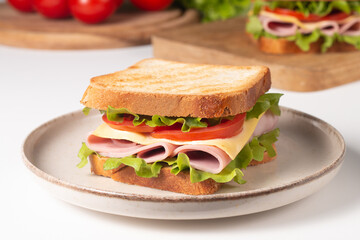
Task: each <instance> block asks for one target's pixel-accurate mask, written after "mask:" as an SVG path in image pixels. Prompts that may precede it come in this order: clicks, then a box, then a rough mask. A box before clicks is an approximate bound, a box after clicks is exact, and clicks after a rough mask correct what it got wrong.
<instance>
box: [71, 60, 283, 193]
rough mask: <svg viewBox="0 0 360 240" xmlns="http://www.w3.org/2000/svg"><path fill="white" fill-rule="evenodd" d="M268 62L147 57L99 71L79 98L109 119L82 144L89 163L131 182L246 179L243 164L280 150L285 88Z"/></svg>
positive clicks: (203, 185) (193, 189) (176, 187)
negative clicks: (280, 89) (274, 85)
mask: <svg viewBox="0 0 360 240" xmlns="http://www.w3.org/2000/svg"><path fill="white" fill-rule="evenodd" d="M270 86H271V78H270V71H269V69H268V68H267V67H264V66H221V65H204V64H187V63H180V62H172V61H166V60H161V59H154V58H153V59H145V60H142V61H140V62H138V63H136V64H135V65H133V66H131V67H129V68H127V69H125V70H123V71H119V72H115V73H111V74H107V75H103V76H99V77H94V78H92V79H91V81H90V85H89V86H88V88H87V90H86V91H85V93H84V95H83V98H82V100H81V103H82V104H84V105H85V108H84V110H83V111H84V113H85V114H86V113H88V112H89V111H90V110H91V109H97V110H100V111H101V113H102V120H103V123H102V124H101V125H100V126H98V127H97V128H96V129H95V130H94V131H92V132H91V133H90V134H89V135H88V136H87V137H86V140H85V142H84V143H83V144H82V147H81V149H80V151H79V154H78V156H79V158H80V159H81V162H80V163H79V164H78V167H83V166H85V165H86V164H87V163H88V160H90V163H91V171H92V172H93V173H94V174H96V175H101V176H105V177H111V178H112V179H113V180H115V181H119V182H122V183H126V184H133V185H139V186H144V187H151V188H156V189H161V190H166V191H172V192H178V193H184V194H193V195H201V194H212V193H215V192H216V191H217V190H219V189H220V188H221V186H222V185H223V184H224V183H227V182H231V181H235V182H236V183H239V184H243V183H245V179H246V178H244V174H243V172H242V169H245V168H246V167H248V166H249V165H256V164H259V163H265V162H268V161H271V160H273V159H274V158H275V156H276V148H275V142H276V141H277V138H278V136H279V129H277V128H276V124H277V120H278V116H279V115H280V108H279V106H278V103H279V99H280V97H281V95H282V94H277V93H266V92H267V91H268V90H269V88H270Z"/></svg>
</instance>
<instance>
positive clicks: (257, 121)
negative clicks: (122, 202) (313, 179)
mask: <svg viewBox="0 0 360 240" xmlns="http://www.w3.org/2000/svg"><path fill="white" fill-rule="evenodd" d="M280 97H281V94H264V95H263V96H261V97H260V98H259V99H258V101H257V103H256V104H255V105H254V107H253V108H252V109H251V110H250V111H248V112H247V113H243V114H239V115H236V116H231V117H226V118H223V119H201V118H196V119H193V118H175V117H160V116H156V115H155V116H152V117H149V116H139V115H137V114H133V113H131V112H130V111H129V110H127V109H114V108H111V107H109V108H108V110H107V112H106V114H104V115H103V120H104V123H103V124H101V125H100V126H99V127H98V128H97V129H96V130H95V131H93V132H91V133H90V134H89V135H88V137H87V139H86V142H85V143H83V146H82V148H81V149H80V152H79V157H80V158H81V160H82V161H81V162H80V163H79V165H78V166H79V167H83V166H84V165H85V164H86V163H87V157H88V156H89V155H91V154H98V155H99V156H102V157H107V158H108V159H107V161H106V162H105V164H104V169H105V170H110V169H115V168H118V167H119V166H120V165H121V164H123V165H126V166H129V167H133V168H134V170H135V172H136V174H137V175H138V176H142V177H156V176H157V175H158V173H159V171H160V169H161V167H163V166H171V167H172V170H171V172H172V173H173V174H177V173H179V172H180V171H189V170H190V180H191V181H192V182H199V181H204V180H206V179H208V178H212V179H214V180H215V181H217V182H228V181H231V180H235V181H236V182H238V183H243V182H244V180H243V179H242V176H243V174H242V172H241V169H244V168H246V167H247V165H248V164H249V163H250V161H251V160H253V159H255V160H257V161H261V160H262V159H263V156H264V152H267V153H268V154H269V156H275V154H276V152H275V150H274V148H273V144H274V142H275V141H276V140H277V137H278V135H279V130H278V129H275V126H276V123H277V120H278V116H279V115H280V109H279V107H278V102H279V98H280ZM110 119H111V120H110Z"/></svg>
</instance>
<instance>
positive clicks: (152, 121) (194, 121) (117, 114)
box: [106, 106, 208, 132]
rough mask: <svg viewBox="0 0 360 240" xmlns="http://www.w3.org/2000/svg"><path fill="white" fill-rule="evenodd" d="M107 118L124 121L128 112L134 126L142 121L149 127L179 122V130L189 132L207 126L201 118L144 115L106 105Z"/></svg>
mask: <svg viewBox="0 0 360 240" xmlns="http://www.w3.org/2000/svg"><path fill="white" fill-rule="evenodd" d="M106 114H107V118H108V119H109V120H110V121H115V122H120V123H121V122H123V121H124V114H130V115H132V116H134V120H133V124H134V126H138V125H140V124H142V123H145V124H146V125H148V126H150V127H159V126H172V125H174V124H175V123H181V124H182V127H181V131H183V132H189V131H190V129H191V128H203V127H207V126H208V125H207V123H206V122H203V121H202V118H195V117H179V118H177V117H164V116H159V115H154V116H152V117H151V116H145V115H138V114H135V113H132V112H131V111H129V110H128V109H126V108H113V107H110V106H109V107H108V110H107V113H106Z"/></svg>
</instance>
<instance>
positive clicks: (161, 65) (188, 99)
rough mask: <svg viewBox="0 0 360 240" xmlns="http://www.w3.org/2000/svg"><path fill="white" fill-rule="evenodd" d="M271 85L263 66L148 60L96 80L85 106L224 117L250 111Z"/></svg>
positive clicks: (91, 85) (163, 114) (164, 113)
mask: <svg viewBox="0 0 360 240" xmlns="http://www.w3.org/2000/svg"><path fill="white" fill-rule="evenodd" d="M270 85H271V80H270V72H269V69H268V68H267V67H263V66H247V67H244V66H221V65H204V64H187V63H180V62H173V61H166V60H160V59H145V60H143V61H140V62H139V63H137V64H135V65H134V66H132V67H129V68H128V69H125V70H123V71H119V72H115V73H112V74H107V75H103V76H99V77H95V78H92V79H91V83H90V86H89V87H88V89H87V91H86V92H85V94H84V96H83V99H82V100H81V102H82V103H83V104H84V105H85V106H87V107H91V108H96V109H103V110H105V109H106V108H107V107H108V106H112V107H115V108H122V107H125V108H128V109H129V110H130V111H133V112H135V113H138V114H145V115H154V114H158V115H162V116H184V117H186V116H192V117H207V118H211V117H221V116H229V115H236V114H238V113H241V112H245V111H248V110H249V109H251V107H252V106H253V104H254V103H255V102H254V101H253V100H254V99H255V101H256V99H257V98H258V97H259V96H260V95H262V94H264V93H265V92H266V91H267V90H268V89H269V88H270Z"/></svg>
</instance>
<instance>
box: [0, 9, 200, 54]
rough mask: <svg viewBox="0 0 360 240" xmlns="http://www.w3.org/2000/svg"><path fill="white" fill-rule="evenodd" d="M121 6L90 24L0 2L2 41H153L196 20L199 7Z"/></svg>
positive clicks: (81, 44) (40, 45)
mask: <svg viewBox="0 0 360 240" xmlns="http://www.w3.org/2000/svg"><path fill="white" fill-rule="evenodd" d="M122 9H123V8H121V9H120V11H119V12H117V13H116V14H115V15H113V16H111V18H110V19H109V20H108V21H107V22H105V23H102V24H95V25H87V24H83V23H80V22H78V21H76V20H75V19H72V18H69V19H60V20H59V19H58V20H50V19H45V18H44V17H42V16H41V15H40V14H36V13H30V14H24V13H20V12H17V11H15V10H14V9H12V8H11V7H10V6H9V5H7V4H0V44H5V45H10V46H16V47H25V48H37V49H99V48H100V49H101V48H118V47H127V46H134V45H141V44H148V43H150V36H151V35H152V34H154V33H156V32H158V31H162V30H166V29H172V28H176V27H179V26H185V25H188V24H192V23H196V22H198V21H199V15H198V13H197V12H196V11H193V10H189V11H186V12H182V11H181V10H179V9H171V10H166V11H159V12H141V11H136V10H132V9H125V10H123V11H122Z"/></svg>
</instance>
